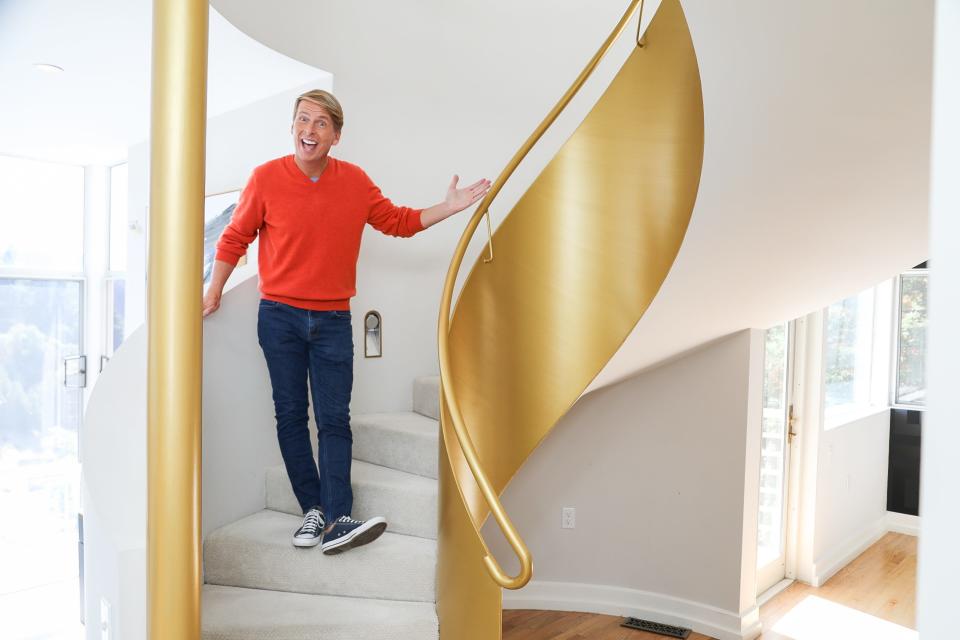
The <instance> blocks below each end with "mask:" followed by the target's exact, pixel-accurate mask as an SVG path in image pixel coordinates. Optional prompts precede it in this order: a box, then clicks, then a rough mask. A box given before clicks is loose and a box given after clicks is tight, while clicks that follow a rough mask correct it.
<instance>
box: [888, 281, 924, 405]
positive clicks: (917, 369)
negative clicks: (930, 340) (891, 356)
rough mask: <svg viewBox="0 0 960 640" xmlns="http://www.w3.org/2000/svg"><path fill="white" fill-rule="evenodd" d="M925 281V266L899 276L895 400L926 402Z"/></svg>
mask: <svg viewBox="0 0 960 640" xmlns="http://www.w3.org/2000/svg"><path fill="white" fill-rule="evenodd" d="M927 284H928V276H927V271H926V269H915V270H913V271H909V272H907V273H904V274H903V275H901V276H900V282H899V285H900V286H899V287H898V291H899V296H898V301H897V302H898V305H897V360H896V369H897V370H896V389H895V390H894V403H895V404H901V405H911V406H921V407H922V406H924V405H925V404H926V395H927V381H926V375H925V371H926V361H927V358H926V354H927Z"/></svg>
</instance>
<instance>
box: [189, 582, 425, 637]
mask: <svg viewBox="0 0 960 640" xmlns="http://www.w3.org/2000/svg"><path fill="white" fill-rule="evenodd" d="M202 622H203V640H316V639H317V638H322V639H323V640H367V639H368V638H391V639H395V640H436V638H438V636H439V632H438V622H437V614H436V608H435V606H434V604H433V603H432V602H404V601H396V600H376V599H369V598H345V597H340V596H329V595H311V594H302V593H286V592H281V591H266V590H261V589H244V588H239V587H228V586H218V585H209V584H208V585H204V587H203V616H202Z"/></svg>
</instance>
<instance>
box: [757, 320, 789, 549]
mask: <svg viewBox="0 0 960 640" xmlns="http://www.w3.org/2000/svg"><path fill="white" fill-rule="evenodd" d="M765 336H766V337H765V340H764V362H763V419H762V427H761V429H762V431H761V445H760V512H759V514H758V519H757V523H758V530H757V566H758V567H763V566H764V565H766V564H767V563H769V562H772V561H774V560H776V559H778V558H779V557H780V554H781V552H782V544H781V543H782V540H783V497H784V496H783V489H784V479H785V478H784V473H785V460H786V450H787V447H786V439H787V408H786V404H787V402H786V399H787V395H786V391H787V325H780V326H779V327H773V328H772V329H768V330H767V331H766V334H765Z"/></svg>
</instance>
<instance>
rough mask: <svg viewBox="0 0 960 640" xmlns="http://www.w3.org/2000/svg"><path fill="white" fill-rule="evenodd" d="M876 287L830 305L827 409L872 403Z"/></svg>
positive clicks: (826, 388)
mask: <svg viewBox="0 0 960 640" xmlns="http://www.w3.org/2000/svg"><path fill="white" fill-rule="evenodd" d="M873 298H874V295H873V289H867V290H866V291H864V292H863V293H860V294H859V295H855V296H851V297H849V298H846V299H845V300H841V301H840V302H835V303H833V304H832V305H830V306H829V307H828V308H827V313H826V330H825V332H824V333H825V343H826V344H825V348H824V354H823V360H824V362H823V366H824V402H823V406H824V408H826V409H827V410H830V409H833V408H836V407H845V406H847V407H848V406H856V405H868V404H870V383H871V369H872V364H873V362H872V357H871V356H872V352H873V319H874V314H873V302H874V299H873Z"/></svg>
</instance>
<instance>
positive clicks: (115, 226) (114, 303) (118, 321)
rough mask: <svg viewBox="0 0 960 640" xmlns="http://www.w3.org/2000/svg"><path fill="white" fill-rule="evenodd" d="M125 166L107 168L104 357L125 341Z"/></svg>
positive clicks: (127, 219) (126, 177)
mask: <svg viewBox="0 0 960 640" xmlns="http://www.w3.org/2000/svg"><path fill="white" fill-rule="evenodd" d="M127 179H128V170H127V164H126V163H124V164H118V165H116V166H114V167H110V242H109V249H108V253H109V255H108V257H107V265H108V273H107V277H106V278H105V280H104V301H105V304H106V307H105V309H104V315H103V319H104V342H103V346H104V348H103V355H104V356H106V357H107V358H110V357H112V356H113V353H114V352H115V351H116V350H117V349H118V348H119V347H120V345H121V344H122V343H123V339H124V327H125V322H124V319H125V317H126V316H125V313H126V304H125V295H124V293H125V288H126V274H125V273H124V272H125V271H126V269H127V223H128V221H129V218H128V216H127Z"/></svg>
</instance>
